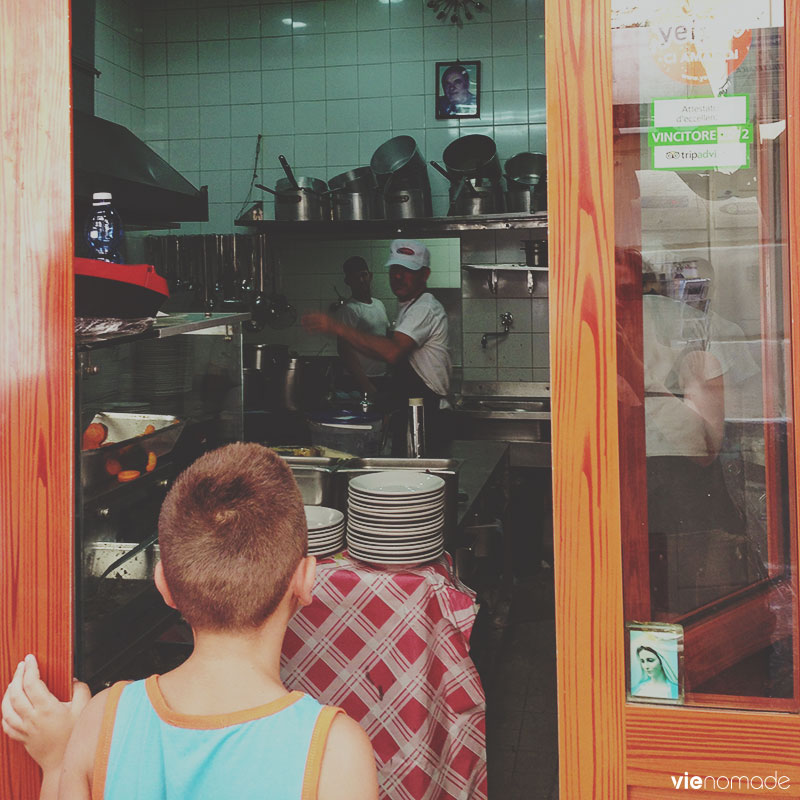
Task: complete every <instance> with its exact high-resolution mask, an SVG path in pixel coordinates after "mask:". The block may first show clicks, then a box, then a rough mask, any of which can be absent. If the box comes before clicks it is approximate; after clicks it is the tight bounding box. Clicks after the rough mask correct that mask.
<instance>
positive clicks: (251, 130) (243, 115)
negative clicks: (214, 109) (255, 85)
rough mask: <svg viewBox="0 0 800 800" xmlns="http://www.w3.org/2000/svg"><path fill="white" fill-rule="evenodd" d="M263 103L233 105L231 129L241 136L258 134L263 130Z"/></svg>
mask: <svg viewBox="0 0 800 800" xmlns="http://www.w3.org/2000/svg"><path fill="white" fill-rule="evenodd" d="M261 111H262V108H261V103H252V104H250V105H235V106H234V105H232V106H231V129H232V130H234V131H236V133H237V134H239V135H240V136H257V135H258V134H259V133H261V132H262V125H261Z"/></svg>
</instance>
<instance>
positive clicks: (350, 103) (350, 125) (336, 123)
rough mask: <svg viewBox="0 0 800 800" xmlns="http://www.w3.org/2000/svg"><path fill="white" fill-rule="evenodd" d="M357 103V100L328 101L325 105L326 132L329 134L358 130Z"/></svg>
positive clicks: (359, 127) (359, 125)
mask: <svg viewBox="0 0 800 800" xmlns="http://www.w3.org/2000/svg"><path fill="white" fill-rule="evenodd" d="M358 103H359V101H358V100H328V101H327V102H326V103H325V107H326V121H327V122H326V124H327V127H326V130H327V131H329V132H330V133H341V132H342V131H358V130H360V129H361V124H360V119H359V113H358Z"/></svg>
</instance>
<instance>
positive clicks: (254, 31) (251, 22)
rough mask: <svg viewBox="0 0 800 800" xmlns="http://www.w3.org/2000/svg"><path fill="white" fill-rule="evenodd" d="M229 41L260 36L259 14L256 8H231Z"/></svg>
mask: <svg viewBox="0 0 800 800" xmlns="http://www.w3.org/2000/svg"><path fill="white" fill-rule="evenodd" d="M229 18H230V23H229V24H230V36H231V39H250V38H253V37H255V38H258V37H259V36H261V14H260V10H259V7H258V6H233V7H232V8H231V9H230V11H229Z"/></svg>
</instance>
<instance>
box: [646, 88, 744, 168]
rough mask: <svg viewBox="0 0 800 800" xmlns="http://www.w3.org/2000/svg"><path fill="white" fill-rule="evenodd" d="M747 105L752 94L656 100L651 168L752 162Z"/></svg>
mask: <svg viewBox="0 0 800 800" xmlns="http://www.w3.org/2000/svg"><path fill="white" fill-rule="evenodd" d="M747 106H748V97H747V95H734V96H732V97H698V98H670V99H665V100H654V101H653V121H654V122H655V127H653V128H649V129H648V131H647V143H648V145H649V146H650V152H651V155H652V168H653V169H655V170H670V171H683V170H706V169H714V168H728V169H736V168H739V167H749V166H750V144H751V143H752V141H753V126H752V125H751V124H749V123H748V122H747V119H748V109H747Z"/></svg>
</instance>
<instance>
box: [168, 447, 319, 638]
mask: <svg viewBox="0 0 800 800" xmlns="http://www.w3.org/2000/svg"><path fill="white" fill-rule="evenodd" d="M158 539H159V544H160V547H161V564H162V568H163V573H164V578H165V579H166V583H167V586H168V587H169V591H170V594H171V596H172V599H173V600H174V602H175V606H176V607H177V608H178V609H179V610H180V612H181V613H182V614H183V616H184V617H185V618H186V620H187V621H188V622H189V624H190V625H191V626H192V627H193V628H195V629H203V628H205V629H217V630H219V629H223V628H227V629H242V628H256V627H259V626H260V625H261V624H262V623H263V622H265V621H266V619H267V618H268V617H269V616H270V615H271V614H272V613H273V612H274V611H275V609H276V608H277V606H278V604H279V603H280V601H281V599H282V598H283V597H284V595H285V594H286V591H287V589H288V588H289V584H290V581H291V579H292V576H293V575H294V573H295V570H296V569H297V566H298V564H299V563H300V561H301V560H302V559H303V557H304V556H305V554H306V549H307V543H308V531H307V525H306V515H305V509H304V508H303V499H302V497H301V496H300V490H299V489H298V488H297V484H296V483H295V480H294V477H293V476H292V473H291V470H290V469H289V467H288V466H287V465H286V463H285V462H284V461H283V460H282V459H281V458H280V457H279V456H277V455H276V454H275V453H274V452H273V451H272V450H269V449H268V448H266V447H263V446H262V445H259V444H231V445H227V446H226V447H222V448H220V449H219V450H214V451H212V452H210V453H206V454H205V455H204V456H201V457H200V458H199V459H197V461H195V462H194V463H193V464H192V465H191V466H190V467H188V468H187V469H186V470H185V471H184V472H183V473H181V475H179V476H178V478H177V480H176V481H175V484H174V485H173V486H172V488H171V489H170V491H169V493H168V494H167V497H166V499H165V500H164V504H163V505H162V507H161V514H160V517H159V520H158Z"/></svg>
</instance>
